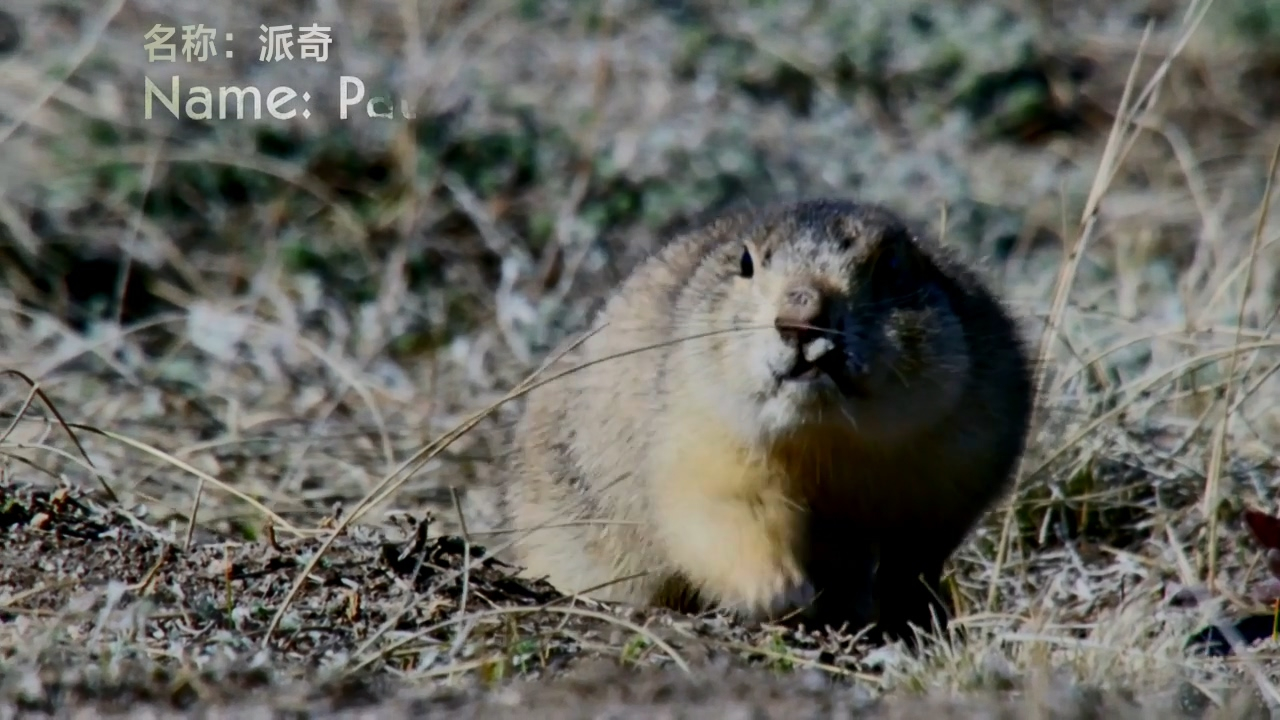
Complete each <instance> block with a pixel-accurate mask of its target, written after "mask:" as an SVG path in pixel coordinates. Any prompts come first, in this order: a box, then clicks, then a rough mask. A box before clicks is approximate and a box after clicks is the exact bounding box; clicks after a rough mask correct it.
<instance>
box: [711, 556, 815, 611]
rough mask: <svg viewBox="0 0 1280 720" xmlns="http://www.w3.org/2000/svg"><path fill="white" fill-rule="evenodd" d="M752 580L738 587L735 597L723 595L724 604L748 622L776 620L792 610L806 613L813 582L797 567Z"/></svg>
mask: <svg viewBox="0 0 1280 720" xmlns="http://www.w3.org/2000/svg"><path fill="white" fill-rule="evenodd" d="M743 580H746V579H745V578H743ZM754 580H755V582H744V583H743V585H741V586H740V588H741V589H740V592H739V594H738V596H737V598H736V599H733V598H725V599H726V600H727V601H728V602H726V603H725V604H727V605H729V606H730V607H732V608H733V609H734V610H735V611H736V612H737V613H738V614H739V615H740V616H742V617H743V618H745V619H747V620H751V621H756V622H762V621H766V620H776V619H778V618H781V617H783V616H786V615H790V614H792V613H795V612H800V613H801V614H804V613H807V612H808V611H809V610H810V608H811V606H812V604H813V600H814V597H815V596H816V595H817V592H816V591H815V590H814V587H813V583H811V582H810V581H809V579H808V578H807V577H806V576H805V575H804V574H803V573H801V572H800V571H798V570H793V569H786V570H781V571H778V572H774V573H769V574H767V575H765V576H763V577H758V578H754Z"/></svg>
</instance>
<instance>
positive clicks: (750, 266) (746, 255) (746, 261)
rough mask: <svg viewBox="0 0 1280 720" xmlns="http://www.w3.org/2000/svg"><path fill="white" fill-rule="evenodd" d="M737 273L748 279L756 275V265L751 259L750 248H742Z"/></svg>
mask: <svg viewBox="0 0 1280 720" xmlns="http://www.w3.org/2000/svg"><path fill="white" fill-rule="evenodd" d="M738 273H739V274H740V275H742V277H744V278H749V277H751V276H752V275H755V274H756V265H755V262H754V261H753V260H752V259H751V249H750V248H745V247H744V248H742V258H741V259H740V260H739V261H738Z"/></svg>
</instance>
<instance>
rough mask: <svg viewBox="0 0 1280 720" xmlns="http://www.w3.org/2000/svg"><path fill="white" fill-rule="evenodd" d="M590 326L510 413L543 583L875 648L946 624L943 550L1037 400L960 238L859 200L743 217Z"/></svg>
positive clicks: (1015, 344) (520, 527) (992, 483)
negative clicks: (921, 229)
mask: <svg viewBox="0 0 1280 720" xmlns="http://www.w3.org/2000/svg"><path fill="white" fill-rule="evenodd" d="M592 329H593V330H595V331H596V332H595V333H594V334H593V335H591V336H590V337H589V338H588V339H587V340H586V341H585V342H584V343H582V344H581V345H579V346H578V347H576V348H574V350H573V351H572V352H570V353H568V354H567V355H565V356H564V357H563V358H561V359H560V360H559V361H557V362H556V363H554V364H553V365H552V366H550V367H548V368H547V369H546V371H545V374H544V376H545V375H550V374H554V373H558V372H561V371H563V370H566V369H568V368H571V367H574V366H580V365H582V364H583V363H591V364H588V365H586V366H585V367H582V368H581V369H579V370H577V371H575V372H571V373H569V374H567V375H565V376H563V377H560V378H558V379H555V380H553V381H551V382H548V383H547V384H545V385H543V386H541V387H538V388H535V389H534V390H533V391H531V392H530V393H529V394H528V396H527V398H526V407H525V410H524V412H523V414H522V415H521V417H520V418H519V419H518V421H517V422H516V423H515V425H514V437H513V440H512V444H513V447H512V452H511V459H510V461H509V464H508V467H507V473H506V475H505V477H504V479H503V481H502V484H501V487H500V493H501V495H502V499H501V501H500V503H499V504H500V510H499V511H500V512H501V513H502V515H503V517H504V520H505V523H506V524H507V526H508V529H510V530H513V531H514V532H515V533H516V534H517V535H518V536H519V535H523V537H521V539H520V540H518V541H516V543H515V545H514V546H513V547H514V553H513V554H514V557H515V560H516V562H517V563H519V564H520V565H522V566H524V568H525V569H526V572H527V573H528V574H529V575H531V576H535V577H544V578H546V579H547V580H549V581H550V582H551V584H552V585H554V586H556V587H557V588H558V589H559V590H560V591H562V592H565V593H578V592H583V594H585V595H587V596H589V597H594V598H597V599H601V600H608V601H621V602H625V603H633V604H658V605H666V606H669V607H674V608H679V609H684V610H690V609H702V608H707V607H711V606H719V607H726V608H731V609H733V610H735V611H737V612H738V613H739V614H740V616H744V617H745V618H746V619H749V620H763V619H770V618H776V617H778V616H779V615H781V614H795V615H796V616H799V617H808V618H810V619H811V620H815V619H816V620H817V621H819V622H820V623H821V624H831V625H841V624H845V623H848V625H846V627H852V628H854V629H859V628H864V627H866V626H868V625H870V626H872V627H871V628H870V630H871V631H872V635H873V636H876V637H884V636H885V635H888V636H890V637H894V638H903V639H906V640H908V641H911V640H912V637H911V635H910V634H909V628H908V623H911V624H915V625H917V626H920V627H921V628H923V629H925V630H930V629H932V628H934V627H936V626H935V624H934V623H935V622H936V623H938V624H940V625H941V626H943V627H945V625H946V615H947V614H948V607H947V606H949V605H950V602H948V601H946V600H943V599H942V598H943V593H942V591H941V588H940V587H939V584H940V579H941V573H942V566H943V563H944V561H945V560H946V559H947V558H948V557H949V556H950V555H951V553H952V552H953V551H954V550H955V549H956V547H957V546H958V545H959V544H960V543H961V542H962V541H963V539H964V538H965V537H966V535H967V534H968V532H969V531H970V529H971V528H972V526H973V525H974V524H975V523H976V521H977V520H978V519H979V517H980V516H981V515H982V514H983V513H984V512H985V511H986V510H987V509H988V508H989V506H991V505H992V503H993V502H994V501H995V500H996V499H997V498H998V497H999V496H1001V495H1002V494H1003V492H1004V491H1005V490H1006V489H1007V487H1008V486H1009V485H1010V483H1011V480H1012V475H1013V471H1014V467H1015V464H1016V461H1017V459H1018V457H1019V455H1020V454H1021V453H1022V451H1023V449H1024V444H1025V442H1026V436H1027V428H1028V423H1029V418H1030V413H1031V406H1032V396H1033V389H1032V377H1031V369H1030V367H1031V364H1030V360H1029V357H1028V354H1027V351H1026V347H1025V345H1024V342H1023V341H1022V339H1021V338H1020V333H1019V332H1018V330H1017V327H1016V325H1015V322H1014V320H1013V318H1012V317H1011V316H1010V314H1009V313H1008V311H1007V310H1006V309H1005V308H1004V307H1003V305H1002V303H1001V302H1000V301H999V300H998V299H997V298H996V297H995V296H994V294H993V293H992V292H991V291H990V290H989V289H988V288H987V287H986V286H985V284H984V282H983V281H982V280H981V279H980V278H979V277H978V275H977V274H975V272H974V271H973V270H971V269H970V268H968V267H966V266H965V264H963V263H962V262H961V261H960V260H959V259H958V258H956V257H954V256H953V254H952V253H951V252H950V251H949V250H948V249H947V248H945V247H943V246H941V245H939V244H937V243H936V242H935V241H934V240H932V239H931V238H928V237H925V236H924V235H922V234H919V233H917V232H915V231H913V230H912V229H911V228H910V227H909V226H908V224H907V223H906V221H904V220H903V219H901V218H900V217H899V216H897V215H896V214H894V213H893V212H892V211H890V210H888V209H886V208H883V207H880V206H874V205H868V204H860V203H857V202H854V201H846V200H810V201H803V202H794V203H789V204H779V205H777V206H772V207H766V208H763V209H740V210H735V211H730V212H727V213H724V214H723V215H721V216H719V217H718V218H715V219H712V220H710V221H709V222H706V223H705V224H703V225H700V226H699V227H697V228H695V229H692V230H688V231H685V232H683V233H682V234H678V235H676V236H675V237H674V238H672V239H671V240H670V241H669V243H668V244H667V245H666V246H665V247H664V248H662V249H661V250H660V251H658V252H657V253H656V254H654V255H652V256H651V257H649V258H648V259H647V260H646V261H644V262H643V263H641V264H640V265H639V266H638V267H637V268H636V269H635V270H634V271H633V272H632V273H631V275H630V276H628V277H627V279H626V280H625V281H624V282H623V283H622V284H621V285H620V286H619V287H618V288H617V289H616V291H615V292H614V293H613V294H612V296H611V297H609V298H608V299H607V301H606V302H605V304H604V305H603V307H602V308H601V309H600V310H599V312H598V313H597V314H596V316H595V318H594V320H593V325H592ZM568 342H570V341H566V343H568ZM564 347H568V345H567V344H565V345H562V346H561V348H562V349H563V348H564ZM614 355H618V357H611V356H614ZM525 531H531V532H528V533H527V534H525ZM619 578H626V579H622V580H621V581H618V580H619Z"/></svg>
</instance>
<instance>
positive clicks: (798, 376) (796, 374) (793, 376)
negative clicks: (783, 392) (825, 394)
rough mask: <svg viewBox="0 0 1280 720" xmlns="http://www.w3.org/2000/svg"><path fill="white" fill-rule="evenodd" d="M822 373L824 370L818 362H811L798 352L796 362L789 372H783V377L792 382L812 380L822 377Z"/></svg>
mask: <svg viewBox="0 0 1280 720" xmlns="http://www.w3.org/2000/svg"><path fill="white" fill-rule="evenodd" d="M822 375H823V371H822V368H821V367H819V366H818V363H812V362H809V360H808V359H806V358H805V356H804V355H801V354H799V353H797V354H796V360H795V362H794V363H792V364H791V368H790V369H789V370H787V372H785V373H783V375H782V379H783V380H788V381H792V382H811V381H813V380H817V379H819V378H821V377H822Z"/></svg>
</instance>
